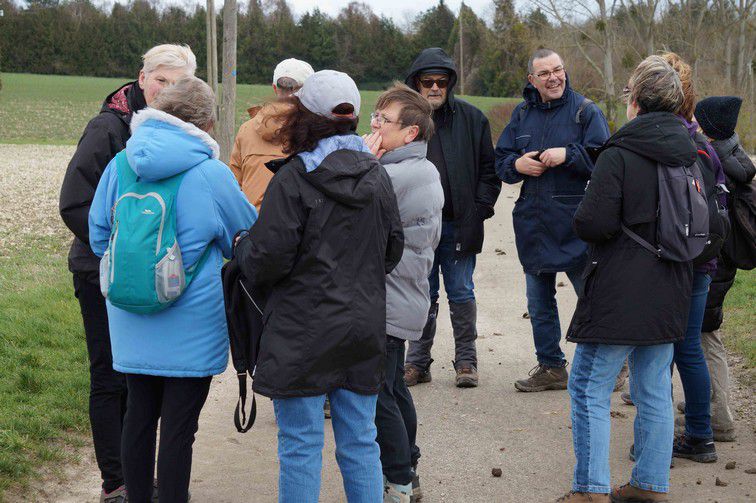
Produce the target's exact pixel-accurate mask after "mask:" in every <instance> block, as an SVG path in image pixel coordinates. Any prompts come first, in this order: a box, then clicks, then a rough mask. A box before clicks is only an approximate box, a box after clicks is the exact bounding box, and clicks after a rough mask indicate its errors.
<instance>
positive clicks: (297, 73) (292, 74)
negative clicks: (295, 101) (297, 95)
mask: <svg viewBox="0 0 756 503" xmlns="http://www.w3.org/2000/svg"><path fill="white" fill-rule="evenodd" d="M313 73H315V70H313V69H312V66H310V63H308V62H307V61H302V60H299V59H294V58H289V59H285V60H283V61H281V62H280V63H278V65H276V69H275V70H273V84H277V83H278V79H280V78H281V77H288V78H290V79H294V81H296V83H297V85H298V86H301V85H302V84H304V81H305V80H307V77H309V76H310V75H312V74H313Z"/></svg>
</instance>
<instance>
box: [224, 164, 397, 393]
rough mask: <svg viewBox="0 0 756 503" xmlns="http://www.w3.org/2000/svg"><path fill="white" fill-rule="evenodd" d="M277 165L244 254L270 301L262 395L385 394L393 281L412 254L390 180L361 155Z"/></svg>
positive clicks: (259, 372)
mask: <svg viewBox="0 0 756 503" xmlns="http://www.w3.org/2000/svg"><path fill="white" fill-rule="evenodd" d="M284 163H285V164H284ZM281 164H283V166H282V167H280V168H278V169H276V166H279V165H281ZM268 165H269V166H271V165H272V166H271V167H272V168H273V169H274V170H276V171H277V172H276V174H275V176H274V177H273V179H272V180H271V182H270V185H269V186H268V189H267V191H266V192H265V199H264V201H263V207H262V209H261V211H260V217H259V219H258V220H257V222H256V223H255V225H254V226H253V228H252V229H251V230H250V234H249V236H248V237H246V238H244V239H242V240H241V241H239V243H238V244H237V246H236V250H235V255H236V259H237V260H238V262H239V266H240V267H241V269H242V271H243V272H244V275H245V276H246V277H247V278H248V279H249V280H250V281H251V282H253V283H254V284H255V285H256V287H257V288H259V289H260V290H262V291H267V292H268V294H269V295H268V299H267V302H266V304H265V309H264V314H263V324H264V328H263V333H262V339H261V341H260V352H259V356H258V359H257V369H256V371H255V376H254V382H253V389H254V390H255V391H257V392H258V393H260V394H262V395H265V396H268V397H271V398H287V397H296V396H314V395H321V394H324V393H327V392H329V391H331V390H334V389H338V388H343V389H348V390H350V391H354V392H356V393H361V394H376V393H378V391H379V389H380V387H381V384H382V381H383V365H384V363H383V362H384V358H385V345H386V274H388V273H389V272H391V270H392V269H393V268H394V266H396V264H397V263H398V262H399V260H400V259H401V256H402V251H403V249H404V237H403V234H402V224H401V221H400V218H399V209H398V207H397V203H396V196H395V195H394V191H393V188H392V186H391V180H390V178H389V176H388V173H386V170H385V169H384V168H383V166H381V165H380V163H379V162H378V161H377V160H376V159H375V157H373V156H372V155H371V154H368V153H363V152H356V151H351V150H337V151H335V152H333V153H331V154H330V155H328V156H327V157H325V159H324V160H323V162H322V163H321V164H320V166H318V167H317V168H316V169H315V170H313V171H311V172H309V173H308V172H306V170H305V166H304V164H303V162H302V160H301V159H300V158H299V157H291V158H289V159H288V160H285V161H283V162H280V163H276V161H274V162H273V163H269V164H268Z"/></svg>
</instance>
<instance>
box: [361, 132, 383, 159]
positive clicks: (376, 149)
mask: <svg viewBox="0 0 756 503" xmlns="http://www.w3.org/2000/svg"><path fill="white" fill-rule="evenodd" d="M362 139H363V140H365V145H367V147H368V148H369V149H370V152H372V154H373V155H374V156H375V158H376V159H380V158H381V156H382V155H383V154H385V153H386V149H385V148H381V143H382V142H383V138H382V137H381V133H379V132H377V131H376V132H375V133H370V134H366V135H362Z"/></svg>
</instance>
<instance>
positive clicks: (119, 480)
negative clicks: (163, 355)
mask: <svg viewBox="0 0 756 503" xmlns="http://www.w3.org/2000/svg"><path fill="white" fill-rule="evenodd" d="M97 281H98V279H97V274H96V273H74V275H73V284H74V292H75V294H76V298H78V299H79V305H80V306H81V317H82V319H83V321H84V333H85V334H86V339H87V352H88V353H89V422H90V424H91V426H92V440H93V442H94V449H95V457H96V458H97V466H98V467H99V468H100V474H101V476H102V481H103V483H102V487H103V489H105V490H106V491H108V492H110V491H112V490H114V489H116V488H118V487H119V486H121V485H122V484H123V473H122V471H121V427H122V424H123V415H124V413H125V412H126V379H125V377H124V375H123V374H121V373H119V372H116V371H115V370H113V355H112V353H111V351H110V332H109V330H108V313H107V310H106V309H105V298H104V297H103V296H102V294H101V293H100V285H99V284H98V283H97Z"/></svg>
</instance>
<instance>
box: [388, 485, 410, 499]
mask: <svg viewBox="0 0 756 503" xmlns="http://www.w3.org/2000/svg"><path fill="white" fill-rule="evenodd" d="M411 502H412V484H407V485H404V486H403V485H399V484H393V483H391V482H386V484H385V485H384V486H383V503H411Z"/></svg>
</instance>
